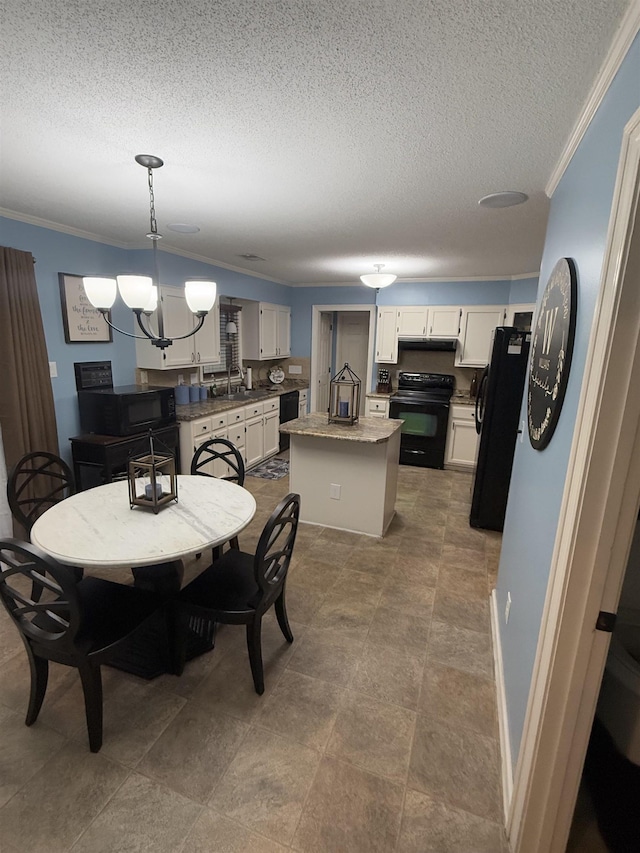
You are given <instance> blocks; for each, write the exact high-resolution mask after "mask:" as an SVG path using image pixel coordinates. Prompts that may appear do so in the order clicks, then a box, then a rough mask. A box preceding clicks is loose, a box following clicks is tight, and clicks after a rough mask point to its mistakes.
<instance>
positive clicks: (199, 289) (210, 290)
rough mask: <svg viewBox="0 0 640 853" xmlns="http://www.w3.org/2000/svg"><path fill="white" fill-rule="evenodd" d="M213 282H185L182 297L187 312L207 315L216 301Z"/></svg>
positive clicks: (215, 287) (215, 286)
mask: <svg viewBox="0 0 640 853" xmlns="http://www.w3.org/2000/svg"><path fill="white" fill-rule="evenodd" d="M216 289H217V285H216V283H215V281H185V283H184V295H185V297H186V300H187V305H188V306H189V310H190V311H192V312H193V313H194V314H201V313H204V314H207V313H208V312H209V311H211V309H212V308H213V306H214V305H215V301H216Z"/></svg>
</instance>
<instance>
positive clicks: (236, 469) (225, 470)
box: [191, 438, 244, 560]
mask: <svg viewBox="0 0 640 853" xmlns="http://www.w3.org/2000/svg"><path fill="white" fill-rule="evenodd" d="M218 471H220V472H221V475H219V474H218V473H217V472H218ZM191 474H195V475H199V476H201V477H215V478H217V479H219V480H229V481H230V482H232V483H237V484H238V485H239V486H243V485H244V459H243V458H242V454H241V453H240V451H239V450H238V448H237V447H236V446H235V444H234V443H233V442H232V441H229V440H228V439H226V438H212V439H210V440H209V441H205V442H204V443H203V444H201V445H200V447H199V448H198V449H197V450H196V452H195V453H194V455H193V459H192V460H191ZM229 544H230V546H231V547H232V548H236V549H239V548H240V543H239V542H238V537H237V536H234V537H233V539H232V540H231V541H230V542H229ZM212 553H213V559H214V560H217V559H219V557H220V554H221V553H222V548H221V547H220V546H218V547H217V548H214V549H213V552H212ZM197 556H198V557H199V556H200V554H198V555H197Z"/></svg>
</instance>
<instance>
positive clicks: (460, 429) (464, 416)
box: [444, 403, 480, 470]
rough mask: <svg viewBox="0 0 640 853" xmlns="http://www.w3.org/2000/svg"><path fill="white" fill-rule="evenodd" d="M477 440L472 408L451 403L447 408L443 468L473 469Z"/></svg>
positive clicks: (478, 438)
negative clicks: (447, 419)
mask: <svg viewBox="0 0 640 853" xmlns="http://www.w3.org/2000/svg"><path fill="white" fill-rule="evenodd" d="M479 440H480V436H479V435H478V434H477V432H476V424H475V410H474V407H473V406H464V405H456V404H455V403H453V404H452V405H451V406H450V408H449V426H448V428H447V444H446V449H445V455H444V463H445V466H451V467H455V468H463V469H466V470H471V469H473V468H475V464H476V456H477V453H478V442H479Z"/></svg>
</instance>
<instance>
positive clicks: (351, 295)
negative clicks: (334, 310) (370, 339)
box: [291, 285, 376, 358]
mask: <svg viewBox="0 0 640 853" xmlns="http://www.w3.org/2000/svg"><path fill="white" fill-rule="evenodd" d="M375 295H376V292H375V290H371V288H369V287H363V286H362V285H361V286H360V287H358V286H357V285H356V286H354V287H294V288H293V289H292V295H291V355H295V356H298V357H299V358H310V357H311V318H312V314H313V311H312V308H313V306H314V305H375Z"/></svg>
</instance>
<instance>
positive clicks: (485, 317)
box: [454, 305, 506, 367]
mask: <svg viewBox="0 0 640 853" xmlns="http://www.w3.org/2000/svg"><path fill="white" fill-rule="evenodd" d="M505 317H506V311H505V306H504V305H473V306H471V307H468V308H463V309H462V315H461V317H460V343H459V345H458V349H457V351H456V357H455V361H454V364H455V366H456V367H486V366H487V364H489V359H490V356H491V341H492V335H493V330H494V329H495V327H496V326H501V325H502V324H503V323H504V321H505Z"/></svg>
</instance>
